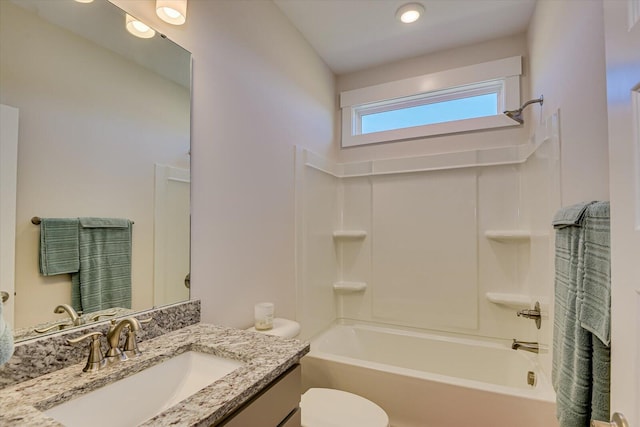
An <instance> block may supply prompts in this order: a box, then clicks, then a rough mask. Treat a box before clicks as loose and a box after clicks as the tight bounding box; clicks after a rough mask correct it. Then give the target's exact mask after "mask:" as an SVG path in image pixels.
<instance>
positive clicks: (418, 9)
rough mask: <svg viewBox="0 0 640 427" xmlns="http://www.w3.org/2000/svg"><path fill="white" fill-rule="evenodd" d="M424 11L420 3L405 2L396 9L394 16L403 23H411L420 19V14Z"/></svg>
mask: <svg viewBox="0 0 640 427" xmlns="http://www.w3.org/2000/svg"><path fill="white" fill-rule="evenodd" d="M423 13H424V6H423V5H421V4H420V3H407V4H405V5H402V6H400V7H399V8H398V10H397V11H396V18H398V19H399V20H400V22H402V23H404V24H411V23H412V22H416V21H417V20H418V19H420V16H421V15H422V14H423Z"/></svg>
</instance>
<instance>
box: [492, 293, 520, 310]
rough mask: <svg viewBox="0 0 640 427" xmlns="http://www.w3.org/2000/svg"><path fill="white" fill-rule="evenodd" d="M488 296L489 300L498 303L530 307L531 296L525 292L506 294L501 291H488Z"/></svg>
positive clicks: (515, 306) (516, 306)
mask: <svg viewBox="0 0 640 427" xmlns="http://www.w3.org/2000/svg"><path fill="white" fill-rule="evenodd" d="M486 297H487V299H488V300H489V302H492V303H494V304H498V305H506V306H508V307H514V308H530V307H531V297H530V296H529V295H523V294H506V293H499V292H487V293H486Z"/></svg>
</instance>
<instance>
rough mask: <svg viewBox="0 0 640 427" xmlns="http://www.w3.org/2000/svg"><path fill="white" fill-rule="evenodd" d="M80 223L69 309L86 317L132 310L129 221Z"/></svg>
mask: <svg viewBox="0 0 640 427" xmlns="http://www.w3.org/2000/svg"><path fill="white" fill-rule="evenodd" d="M79 221H80V229H79V241H80V270H79V271H78V273H74V274H72V275H71V283H72V286H71V305H72V306H73V308H74V309H76V311H80V310H82V311H84V312H85V313H89V312H94V311H98V310H104V309H107V308H112V307H122V308H131V231H132V230H131V221H129V220H128V219H119V218H80V220H79Z"/></svg>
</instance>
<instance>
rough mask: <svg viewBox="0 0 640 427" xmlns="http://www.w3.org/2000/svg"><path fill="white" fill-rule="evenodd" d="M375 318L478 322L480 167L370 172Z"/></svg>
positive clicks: (432, 324) (469, 325) (429, 324)
mask: <svg viewBox="0 0 640 427" xmlns="http://www.w3.org/2000/svg"><path fill="white" fill-rule="evenodd" d="M372 185H373V201H372V208H373V227H372V236H373V244H372V245H373V247H372V287H373V294H372V296H373V307H372V311H373V313H372V314H373V317H374V318H375V319H380V320H385V321H390V322H392V323H401V324H404V325H408V326H415V327H421V328H428V329H439V328H452V327H453V328H464V329H475V328H477V326H478V250H477V249H478V245H477V220H476V210H477V172H476V170H475V169H474V168H471V169H459V170H455V171H435V172H426V173H411V174H399V175H383V176H376V177H373V180H372Z"/></svg>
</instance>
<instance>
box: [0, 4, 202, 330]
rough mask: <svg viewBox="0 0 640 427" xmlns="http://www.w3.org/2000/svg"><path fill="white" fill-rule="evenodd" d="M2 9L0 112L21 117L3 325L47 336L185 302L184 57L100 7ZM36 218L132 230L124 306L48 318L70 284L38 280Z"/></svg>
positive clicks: (63, 277) (62, 277)
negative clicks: (119, 221)
mask: <svg viewBox="0 0 640 427" xmlns="http://www.w3.org/2000/svg"><path fill="white" fill-rule="evenodd" d="M0 8H1V10H0V88H1V91H0V104H6V105H9V106H12V107H15V108H17V109H18V110H19V125H18V126H19V127H18V130H19V133H18V160H17V162H18V174H17V200H16V242H15V243H16V244H15V258H16V265H15V298H12V300H13V302H14V304H15V306H14V308H15V315H14V319H9V320H10V323H12V324H13V325H14V329H15V330H16V331H20V333H24V332H25V331H29V332H31V333H33V330H34V329H35V328H38V329H40V330H44V329H47V328H49V329H48V331H47V332H55V331H58V330H60V329H62V328H67V327H73V324H74V323H78V324H83V323H86V322H90V321H95V320H104V319H108V318H109V317H110V316H117V315H120V314H123V313H128V312H130V310H133V311H139V310H144V309H149V308H151V307H153V306H160V305H166V304H170V303H174V302H178V301H184V300H186V299H188V298H189V290H188V289H187V287H186V286H185V277H186V276H187V274H188V273H189V192H190V190H189V187H190V179H189V177H190V174H189V169H190V162H189V143H190V133H189V132H190V80H191V55H190V53H189V52H187V51H185V50H184V49H182V48H181V47H179V46H177V45H176V44H174V43H173V42H171V41H170V40H168V39H167V38H166V37H165V36H162V35H161V34H160V33H156V35H155V36H154V37H153V38H151V39H140V38H136V37H134V36H132V35H131V34H130V33H128V32H127V31H126V29H125V13H124V12H123V11H122V10H120V9H119V8H117V7H116V6H114V5H113V4H111V3H109V2H108V1H107V0H95V1H94V2H92V3H78V2H76V1H74V0H57V1H51V0H11V1H6V0H2V1H0ZM34 216H38V217H43V218H78V217H101V218H123V219H128V220H130V221H132V222H134V225H133V226H132V230H133V231H132V257H131V259H132V261H131V276H132V277H131V278H132V290H131V291H132V296H131V297H132V298H131V300H132V302H131V307H130V308H129V307H107V308H105V309H104V310H100V311H99V312H93V313H81V314H80V317H81V319H72V316H70V315H69V314H68V310H63V309H58V310H57V311H59V314H58V313H54V310H56V308H57V307H58V306H60V305H63V304H66V305H72V302H71V279H70V275H69V274H58V275H51V276H43V275H41V274H40V272H39V257H38V254H39V242H40V226H39V225H34V224H32V222H31V218H32V217H34ZM3 288H4V286H3ZM11 320H12V322H11ZM45 333H46V332H45ZM16 335H18V334H16ZM24 337H25V336H22V337H21V336H16V338H17V339H20V338H24Z"/></svg>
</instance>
